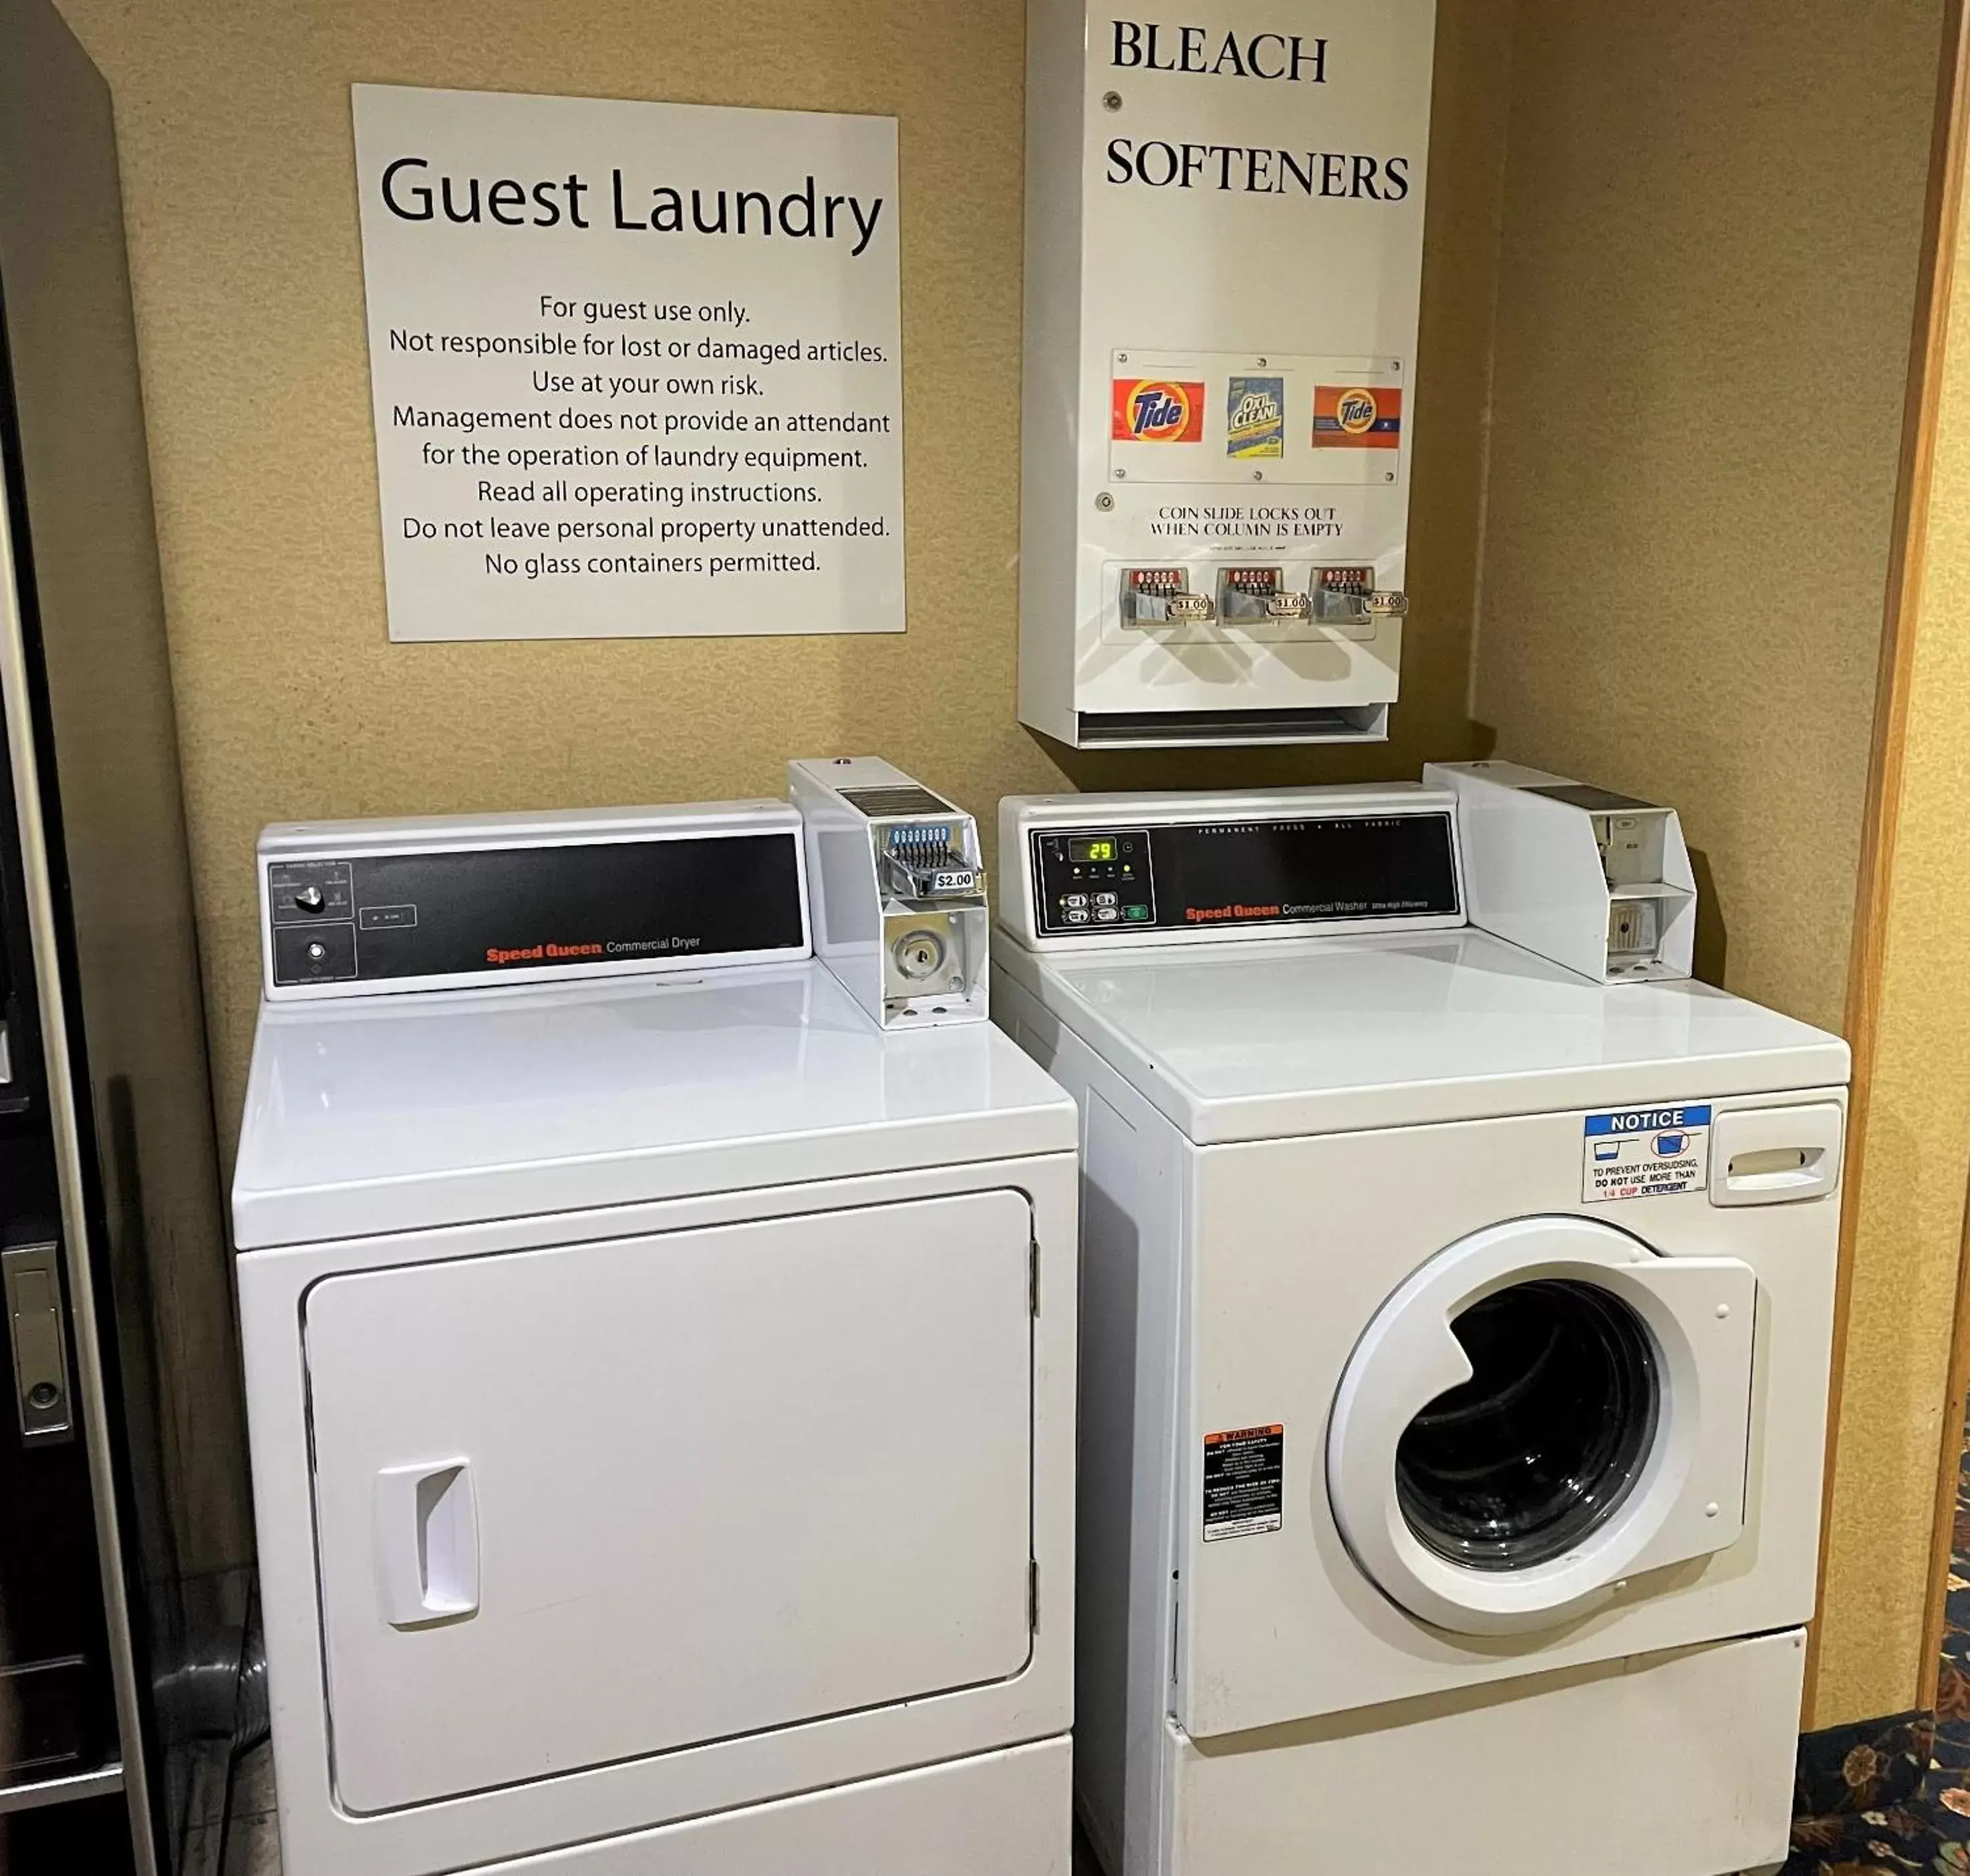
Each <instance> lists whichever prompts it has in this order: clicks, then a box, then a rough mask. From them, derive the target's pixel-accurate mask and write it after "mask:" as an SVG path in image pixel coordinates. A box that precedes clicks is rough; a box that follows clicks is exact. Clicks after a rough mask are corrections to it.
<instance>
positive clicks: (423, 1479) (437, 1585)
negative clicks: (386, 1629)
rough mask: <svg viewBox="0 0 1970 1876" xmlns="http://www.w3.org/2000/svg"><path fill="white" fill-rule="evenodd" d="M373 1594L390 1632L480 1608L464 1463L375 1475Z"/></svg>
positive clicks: (468, 1472)
mask: <svg viewBox="0 0 1970 1876" xmlns="http://www.w3.org/2000/svg"><path fill="white" fill-rule="evenodd" d="M375 1528H376V1588H377V1594H378V1595H379V1598H380V1599H381V1601H382V1610H383V1619H384V1621H386V1622H388V1624H390V1626H391V1627H392V1628H424V1627H427V1626H428V1625H429V1624H432V1623H434V1622H452V1621H458V1620H459V1619H460V1618H461V1617H463V1616H467V1615H473V1614H475V1613H476V1611H477V1610H478V1608H479V1513H478V1506H477V1504H476V1503H475V1501H474V1499H473V1489H472V1462H471V1461H470V1460H469V1459H440V1460H439V1461H437V1462H435V1463H432V1464H427V1465H392V1466H386V1467H385V1469H383V1470H382V1472H379V1473H378V1474H377V1475H376V1491H375Z"/></svg>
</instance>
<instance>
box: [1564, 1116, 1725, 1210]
mask: <svg viewBox="0 0 1970 1876" xmlns="http://www.w3.org/2000/svg"><path fill="white" fill-rule="evenodd" d="M1709 1180H1710V1108H1709V1106H1708V1104H1707V1103H1706V1104H1705V1105H1702V1106H1700V1107H1693V1106H1684V1107H1674V1108H1627V1109H1625V1110H1624V1111H1622V1112H1618V1113H1614V1114H1590V1115H1588V1117H1587V1138H1586V1141H1585V1145H1584V1146H1583V1147H1582V1166H1581V1180H1580V1196H1581V1198H1582V1199H1583V1200H1584V1201H1585V1203H1587V1204H1588V1205H1598V1204H1604V1203H1607V1202H1608V1200H1610V1199H1657V1198H1660V1197H1662V1196H1664V1195H1665V1194H1666V1193H1677V1192H1701V1191H1702V1190H1703V1189H1704V1188H1705V1186H1707V1185H1708V1183H1709Z"/></svg>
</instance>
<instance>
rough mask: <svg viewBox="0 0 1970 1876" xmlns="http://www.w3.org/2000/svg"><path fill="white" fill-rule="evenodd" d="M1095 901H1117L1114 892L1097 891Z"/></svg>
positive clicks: (1105, 903)
mask: <svg viewBox="0 0 1970 1876" xmlns="http://www.w3.org/2000/svg"><path fill="white" fill-rule="evenodd" d="M1094 903H1095V904H1097V905H1113V904H1116V903H1117V901H1116V897H1115V895H1114V894H1113V893H1112V892H1097V894H1095V895H1094Z"/></svg>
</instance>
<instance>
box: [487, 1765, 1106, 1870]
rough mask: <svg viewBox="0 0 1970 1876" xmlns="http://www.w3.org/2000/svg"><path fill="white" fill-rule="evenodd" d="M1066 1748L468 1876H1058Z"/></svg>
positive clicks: (871, 1782)
mask: <svg viewBox="0 0 1970 1876" xmlns="http://www.w3.org/2000/svg"><path fill="white" fill-rule="evenodd" d="M1072 1777H1073V1760H1072V1756H1071V1748H1070V1746H1069V1744H1068V1741H1066V1740H1065V1739H1048V1740H1044V1741H1041V1742H1040V1743H1039V1745H1030V1746H1018V1747H1015V1748H1013V1749H1012V1750H1010V1751H1005V1752H988V1753H984V1754H981V1755H980V1756H979V1757H978V1758H970V1759H960V1760H958V1761H957V1762H956V1763H955V1764H950V1765H931V1766H926V1767H924V1768H922V1770H920V1771H912V1772H902V1773H899V1774H897V1775H896V1776H895V1777H891V1778H870V1779H866V1780H863V1781H861V1782H860V1783H857V1784H853V1785H837V1786H836V1787H834V1788H833V1789H832V1790H827V1791H814V1792H809V1793H806V1794H805V1795H804V1796H801V1797H798V1798H784V1799H782V1800H780V1801H779V1803H776V1804H756V1805H752V1806H748V1807H747V1808H746V1809H744V1810H742V1811H727V1812H723V1813H720V1815H719V1816H715V1817H701V1818H694V1819H692V1820H691V1822H688V1823H682V1824H671V1825H668V1826H665V1828H664V1829H661V1830H646V1831H639V1832H637V1833H636V1835H634V1836H632V1837H612V1838H610V1839H608V1840H607V1841H606V1842H603V1843H590V1844H583V1845H579V1846H577V1848H573V1849H569V1850H553V1851H550V1852H548V1854H547V1855H545V1856H530V1857H524V1858H521V1859H520V1860H519V1861H517V1862H511V1863H499V1864H493V1865H486V1866H485V1867H484V1868H483V1871H481V1872H480V1873H479V1876H931V1872H933V1871H935V1873H936V1876H1068V1858H1069V1854H1070V1852H1069V1848H1068V1822H1067V1819H1068V1786H1069V1783H1071V1780H1072Z"/></svg>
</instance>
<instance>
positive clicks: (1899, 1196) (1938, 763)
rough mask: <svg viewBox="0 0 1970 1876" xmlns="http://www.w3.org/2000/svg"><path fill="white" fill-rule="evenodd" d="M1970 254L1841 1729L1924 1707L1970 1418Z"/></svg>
mask: <svg viewBox="0 0 1970 1876" xmlns="http://www.w3.org/2000/svg"><path fill="white" fill-rule="evenodd" d="M1963 202H1964V203H1965V207H1966V209H1970V191H1966V193H1965V195H1964V197H1963ZM1956 257H1957V258H1956V265H1955V270H1954V278H1953V280H1952V284H1951V289H1950V297H1951V299H1952V303H1953V304H1952V311H1951V317H1950V327H1949V342H1948V349H1947V351H1946V354H1945V359H1944V365H1943V372H1942V386H1941V403H1940V407H1939V413H1938V421H1937V429H1936V460H1935V466H1934V470H1933V476H1932V479H1931V482H1930V485H1929V513H1928V522H1927V528H1926V540H1925V549H1924V554H1923V570H1922V575H1921V586H1920V592H1919V594H1918V596H1917V599H1916V611H1915V617H1914V634H1915V640H1914V645H1913V652H1912V654H1910V662H1909V669H1908V677H1907V690H1906V693H1905V694H1906V699H1907V730H1906V733H1905V735H1904V738H1903V745H1902V759H1903V770H1902V777H1901V784H1902V785H1901V790H1900V802H1899V809H1898V812H1897V813H1896V815H1895V835H1894V845H1893V848H1892V858H1891V861H1890V873H1889V887H1888V913H1887V921H1886V929H1885V930H1884V933H1882V956H1881V979H1880V985H1879V990H1878V998H1879V1001H1878V1006H1877V1018H1876V1021H1877V1030H1876V1040H1875V1050H1874V1073H1873V1078H1872V1087H1871V1096H1870V1108H1869V1116H1868V1137H1867V1147H1866V1157H1865V1159H1864V1163H1863V1167H1862V1173H1861V1193H1860V1202H1859V1209H1858V1219H1857V1223H1856V1229H1855V1240H1854V1246H1853V1253H1852V1254H1853V1290H1852V1300H1851V1303H1850V1304H1849V1306H1848V1328H1847V1359H1846V1364H1845V1371H1844V1372H1845V1394H1844V1397H1843V1399H1842V1408H1841V1418H1840V1440H1839V1446H1838V1450H1837V1452H1836V1456H1835V1472H1834V1488H1833V1516H1832V1524H1831V1529H1830V1533H1829V1537H1830V1542H1829V1548H1828V1556H1827V1567H1826V1585H1825V1598H1826V1605H1827V1610H1828V1616H1827V1620H1826V1622H1825V1626H1824V1628H1823V1631H1822V1637H1821V1647H1820V1673H1819V1699H1818V1701H1817V1703H1816V1712H1815V1715H1814V1718H1815V1719H1816V1721H1817V1722H1818V1723H1819V1724H1822V1725H1826V1724H1830V1723H1832V1722H1835V1721H1838V1720H1841V1719H1848V1718H1851V1717H1853V1716H1855V1715H1861V1714H1868V1713H1884V1712H1892V1711H1894V1709H1895V1707H1896V1706H1898V1705H1899V1706H1907V1705H1908V1704H1910V1701H1909V1699H1908V1697H1907V1694H1906V1693H1905V1691H1904V1689H1905V1687H1906V1677H1907V1665H1906V1663H1907V1654H1908V1651H1909V1650H1910V1647H1911V1645H1912V1643H1913V1639H1914V1637H1915V1636H1916V1634H1919V1632H1920V1631H1919V1627H1918V1624H1919V1621H1920V1615H1921V1614H1922V1605H1923V1601H1924V1591H1925V1587H1926V1584H1925V1576H1924V1573H1925V1570H1926V1566H1927V1565H1928V1563H1929V1551H1928V1545H1927V1540H1928V1539H1929V1535H1930V1519H1931V1514H1932V1511H1933V1501H1934V1494H1935V1488H1936V1462H1937V1459H1938V1456H1939V1453H1940V1452H1942V1447H1943V1442H1944V1440H1945V1439H1946V1437H1948V1436H1949V1429H1947V1428H1946V1426H1944V1425H1943V1423H1942V1419H1943V1416H1944V1415H1945V1413H1947V1414H1948V1415H1949V1420H1950V1422H1951V1423H1952V1426H1953V1424H1954V1423H1955V1417H1956V1410H1955V1406H1954V1405H1949V1404H1946V1395H1947V1391H1948V1390H1947V1387H1946V1376H1947V1373H1948V1369H1949V1357H1950V1339H1951V1328H1952V1321H1953V1319H1954V1318H1955V1313H1956V1310H1957V1308H1958V1306H1959V1296H1958V1280H1959V1253H1960V1247H1961V1245H1962V1236H1963V1225H1964V1193H1965V1178H1966V1175H1970V995H1966V993H1965V986H1966V985H1970V875H1966V874H1965V869H1964V864H1963V837H1962V829H1963V812H1964V803H1965V800H1970V214H1966V216H1965V219H1963V220H1962V222H1960V223H1959V229H1958V231H1957V248H1956ZM1907 629H1908V628H1907V625H1904V627H1903V630H1904V631H1907ZM1918 1665H1920V1663H1918Z"/></svg>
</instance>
